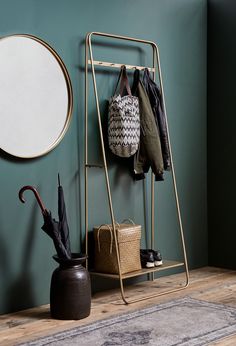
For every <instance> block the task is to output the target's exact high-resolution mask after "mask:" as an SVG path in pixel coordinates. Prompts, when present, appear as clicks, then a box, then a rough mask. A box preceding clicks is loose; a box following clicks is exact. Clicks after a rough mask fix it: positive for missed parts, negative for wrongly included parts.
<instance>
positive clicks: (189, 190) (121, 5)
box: [0, 0, 208, 313]
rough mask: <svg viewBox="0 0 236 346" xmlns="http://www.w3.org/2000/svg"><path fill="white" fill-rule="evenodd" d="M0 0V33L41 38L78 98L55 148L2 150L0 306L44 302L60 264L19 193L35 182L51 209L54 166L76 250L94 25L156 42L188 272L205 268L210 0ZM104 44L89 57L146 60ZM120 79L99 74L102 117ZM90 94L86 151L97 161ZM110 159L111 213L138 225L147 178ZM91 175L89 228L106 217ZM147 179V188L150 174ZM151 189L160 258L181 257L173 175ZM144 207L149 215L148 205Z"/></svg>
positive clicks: (97, 181) (31, 205)
mask: <svg viewBox="0 0 236 346" xmlns="http://www.w3.org/2000/svg"><path fill="white" fill-rule="evenodd" d="M0 5H1V11H0V34H1V35H6V34H13V33H29V34H33V35H36V36H38V37H41V38H42V39H44V40H45V41H47V42H48V43H49V44H50V45H51V46H52V47H53V48H54V49H55V50H56V51H57V52H58V53H59V55H60V56H61V57H62V59H63V60H64V62H65V64H66V66H67V68H68V71H69V73H70V76H71V79H72V83H73V90H74V101H75V102H74V112H73V120H72V123H71V126H70V128H69V130H68V132H67V134H66V135H65V137H64V139H63V141H62V142H61V143H60V144H59V146H58V147H57V148H55V149H54V150H53V151H52V152H50V153H49V154H47V155H46V156H44V157H41V158H38V159H34V160H17V159H14V158H12V157H10V156H8V155H5V154H4V153H3V152H1V153H0V158H1V161H0V173H1V174H0V188H1V194H0V280H1V281H0V297H1V298H0V299H1V300H0V312H1V313H4V312H8V311H14V310H19V309H22V308H26V307H30V306H35V305H39V304H43V303H47V302H48V301H49V286H50V277H51V273H52V271H53V269H54V268H55V266H56V265H55V263H53V260H52V258H51V256H52V255H53V254H54V249H53V246H52V244H51V241H50V239H49V238H48V237H47V236H46V235H45V234H44V233H43V231H42V230H41V226H42V217H41V214H40V210H39V208H38V206H37V205H36V203H35V200H34V198H33V195H32V194H31V193H30V192H29V193H27V194H26V195H25V197H26V199H27V202H26V204H25V205H23V204H21V203H20V202H19V200H18V198H17V193H18V190H19V188H20V187H21V186H23V185H25V184H32V185H35V186H37V187H38V189H39V191H40V193H41V196H42V198H43V200H44V201H45V204H46V205H47V207H48V208H49V209H51V210H52V212H53V214H54V215H55V214H56V211H57V209H56V207H57V172H58V171H59V172H60V175H61V180H62V183H63V186H64V191H65V198H66V203H67V209H68V218H69V223H70V234H71V242H72V249H73V251H79V250H80V243H81V239H82V238H83V233H84V215H83V212H84V205H83V191H84V177H83V152H84V145H83V131H84V107H83V104H84V73H83V67H84V38H85V35H86V33H87V32H90V31H102V32H111V33H116V34H121V35H126V36H134V37H138V38H143V39H149V40H153V41H155V42H156V43H158V45H159V48H160V56H161V63H162V73H163V82H164V90H165V96H166V106H167V112H168V119H169V127H170V134H171V140H172V147H173V156H174V163H175V168H176V176H177V183H178V191H179V198H180V205H181V210H182V217H183V225H184V229H185V236H186V246H187V252H188V259H189V264H190V267H191V268H193V267H200V266H203V265H206V264H207V255H208V254H207V216H206V215H207V207H206V10H207V9H206V1H205V0H178V1H173V0H148V1H142V0H135V1H134V0H129V1H127V0H120V1H118V2H113V1H109V0H101V1H90V2H88V1H85V0H84V1H82V0H69V1H68V0H50V1H48V0H41V1H37V0H21V1H17V0H6V1H4V0H0ZM99 42H101V40H99ZM104 43H105V42H104V41H103V44H98V45H96V46H95V52H94V53H95V58H98V59H100V58H101V59H104V60H108V61H109V60H110V61H112V60H114V61H117V62H126V63H136V64H139V65H141V64H149V63H150V61H151V52H150V51H148V50H147V51H146V52H145V51H144V50H143V48H141V47H140V46H138V47H134V46H132V47H129V46H128V45H127V44H123V43H122V44H117V43H116V44H113V43H112V42H111V41H109V45H107V44H106V45H105V46H104ZM116 77H117V73H114V71H113V72H111V71H110V72H106V71H103V73H98V78H97V83H98V90H99V96H100V100H101V106H102V109H103V110H104V111H103V119H105V117H106V112H105V110H106V103H107V102H106V100H107V99H108V98H109V96H110V95H111V93H112V92H113V88H114V84H115V80H116ZM90 90H91V94H90V108H89V112H90V119H91V120H90V125H89V133H90V137H89V143H90V144H91V147H90V157H91V160H92V159H94V160H96V162H101V155H100V152H99V141H98V134H97V126H96V120H95V119H96V118H95V116H96V114H95V105H94V96H93V93H92V89H90ZM108 158H109V163H110V165H109V167H110V168H109V172H110V176H111V187H112V191H113V199H114V207H115V217H116V219H117V220H118V221H119V220H122V219H123V218H125V217H131V218H133V219H134V220H135V221H136V222H137V223H141V224H142V225H144V213H143V183H142V182H136V183H134V182H133V181H132V179H131V177H130V175H129V171H128V168H127V167H126V166H125V164H123V163H119V164H117V163H116V162H115V161H114V159H112V158H111V156H110V155H108ZM90 176H91V179H90V186H91V188H90V191H89V196H90V202H91V203H90V206H91V208H90V209H91V213H90V218H89V223H90V226H91V228H92V226H93V225H94V224H100V223H104V222H109V213H108V207H107V203H106V202H107V200H106V194H105V187H104V185H103V182H104V177H103V174H102V172H101V171H100V170H95V169H94V170H93V171H91V174H90ZM146 183H147V185H149V184H148V183H149V179H147V180H146V182H145V184H146ZM156 192H157V195H158V198H157V206H156V214H157V231H159V233H158V235H157V237H156V238H157V241H156V247H158V248H159V249H160V250H161V252H162V254H163V257H165V258H167V257H168V258H172V259H182V256H181V247H180V242H179V238H178V234H177V230H178V228H177V227H178V225H177V218H176V210H175V205H174V198H173V192H172V183H171V179H170V174H169V173H167V174H166V179H165V182H164V183H156ZM148 208H149V211H150V203H149V204H148ZM149 225H150V222H149ZM143 246H145V244H144V240H143ZM104 287H105V286H104Z"/></svg>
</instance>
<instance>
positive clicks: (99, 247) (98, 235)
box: [97, 223, 113, 255]
mask: <svg viewBox="0 0 236 346" xmlns="http://www.w3.org/2000/svg"><path fill="white" fill-rule="evenodd" d="M102 226H107V228H108V229H109V231H110V235H111V244H110V255H111V254H112V243H113V234H112V230H111V227H110V226H109V225H108V224H106V223H104V224H102V225H101V226H99V228H98V233H97V241H98V251H99V252H100V251H101V246H100V229H101V228H102Z"/></svg>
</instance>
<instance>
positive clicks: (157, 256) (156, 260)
mask: <svg viewBox="0 0 236 346" xmlns="http://www.w3.org/2000/svg"><path fill="white" fill-rule="evenodd" d="M152 252H153V257H154V264H155V267H158V266H161V265H162V264H163V262H162V256H161V253H160V251H159V250H157V251H155V250H152Z"/></svg>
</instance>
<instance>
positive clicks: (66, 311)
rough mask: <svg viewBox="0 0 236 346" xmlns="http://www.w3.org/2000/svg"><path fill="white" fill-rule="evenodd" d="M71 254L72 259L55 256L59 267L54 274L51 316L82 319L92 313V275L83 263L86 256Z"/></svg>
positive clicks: (64, 318) (51, 291)
mask: <svg viewBox="0 0 236 346" xmlns="http://www.w3.org/2000/svg"><path fill="white" fill-rule="evenodd" d="M71 256H72V258H71V259H61V258H59V257H58V256H56V255H55V256H53V258H54V260H55V261H56V262H58V263H59V267H58V268H56V269H55V270H54V272H53V274H52V279H51V289H50V310H51V317H52V318H56V319H60V320H80V319H82V318H85V317H87V316H89V314H90V308H91V284H90V277H89V273H88V271H87V270H86V268H85V267H84V266H83V265H82V263H83V262H85V260H86V256H85V255H83V254H76V253H73V254H71Z"/></svg>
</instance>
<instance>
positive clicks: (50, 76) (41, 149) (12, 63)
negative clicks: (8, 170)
mask: <svg viewBox="0 0 236 346" xmlns="http://www.w3.org/2000/svg"><path fill="white" fill-rule="evenodd" d="M71 115H72V86H71V81H70V78H69V75H68V72H67V70H66V67H65V65H64V64H63V62H62V60H61V58H60V57H59V56H58V54H57V53H56V52H55V51H54V50H53V49H52V48H51V47H50V46H49V45H48V44H47V43H45V42H44V41H42V40H41V39H39V38H37V37H34V36H31V35H12V36H7V37H2V38H0V148H1V149H2V150H4V151H5V152H7V153H9V154H11V155H14V156H17V157H21V158H33V157H37V156H41V155H44V154H46V153H47V152H49V151H50V150H52V149H53V148H55V146H56V145H57V144H58V143H59V142H60V141H61V139H62V138H63V136H64V134H65V132H66V130H67V128H68V126H69V123H70V119H71Z"/></svg>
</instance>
